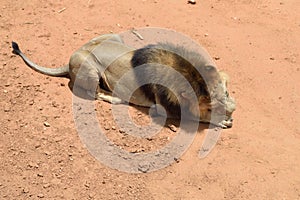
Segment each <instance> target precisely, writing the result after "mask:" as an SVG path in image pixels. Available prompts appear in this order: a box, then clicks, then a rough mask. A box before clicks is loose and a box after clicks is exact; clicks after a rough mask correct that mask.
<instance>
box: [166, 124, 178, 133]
mask: <svg viewBox="0 0 300 200" xmlns="http://www.w3.org/2000/svg"><path fill="white" fill-rule="evenodd" d="M168 127H169V129H170V130H171V131H173V132H176V131H177V127H176V126H174V125H173V124H170V125H168Z"/></svg>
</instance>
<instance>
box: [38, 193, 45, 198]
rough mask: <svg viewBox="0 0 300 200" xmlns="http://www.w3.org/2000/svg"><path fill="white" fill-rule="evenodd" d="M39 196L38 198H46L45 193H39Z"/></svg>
mask: <svg viewBox="0 0 300 200" xmlns="http://www.w3.org/2000/svg"><path fill="white" fill-rule="evenodd" d="M37 197H38V198H44V197H45V195H44V194H38V195H37Z"/></svg>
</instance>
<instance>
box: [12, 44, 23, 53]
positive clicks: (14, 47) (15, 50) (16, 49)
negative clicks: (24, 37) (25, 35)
mask: <svg viewBox="0 0 300 200" xmlns="http://www.w3.org/2000/svg"><path fill="white" fill-rule="evenodd" d="M12 48H13V51H12V52H13V53H14V54H17V55H19V54H20V53H21V50H20V48H19V45H18V44H17V43H16V42H12Z"/></svg>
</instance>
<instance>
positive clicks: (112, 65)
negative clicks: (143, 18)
mask: <svg viewBox="0 0 300 200" xmlns="http://www.w3.org/2000/svg"><path fill="white" fill-rule="evenodd" d="M12 47H13V53H14V54H16V55H19V56H20V57H21V58H22V59H23V60H24V62H25V63H26V64H27V65H28V66H29V67H31V68H32V69H34V70H35V71H37V72H39V73H42V74H45V75H48V76H54V77H68V78H69V79H70V82H69V87H70V88H71V89H72V90H73V92H74V91H75V90H74V89H75V88H81V89H83V90H85V91H86V93H87V94H89V96H92V97H93V98H95V99H98V100H103V101H107V102H110V103H112V104H120V103H124V102H128V103H131V104H134V105H137V106H143V107H149V108H150V107H151V108H153V106H154V108H155V110H156V113H157V114H158V115H164V113H163V112H162V111H161V107H163V108H164V109H165V111H166V113H167V117H171V118H180V117H181V116H187V117H188V119H190V120H195V121H200V122H205V123H213V124H215V125H217V126H220V127H222V128H229V127H231V126H232V122H233V119H232V113H233V111H234V110H235V100H234V99H233V98H232V97H231V96H229V93H228V91H227V82H228V75H227V74H226V73H225V72H222V71H218V70H217V69H216V67H215V66H213V65H211V64H208V62H206V60H205V58H204V57H203V56H201V55H199V54H197V53H195V52H191V51H188V50H187V49H185V48H184V47H181V46H176V45H172V44H170V43H158V44H153V45H148V46H145V47H143V48H140V49H135V48H132V47H129V46H127V45H125V44H124V42H123V40H122V38H121V37H120V36H119V35H117V34H105V35H101V36H99V37H96V38H94V39H92V40H90V41H89V42H88V43H86V44H85V45H83V46H82V47H81V48H79V49H78V50H77V51H75V52H74V53H73V54H72V55H71V57H70V60H69V64H68V65H66V66H63V67H59V68H46V67H42V66H39V65H37V64H35V63H34V62H32V61H30V60H29V59H28V58H27V57H26V56H25V54H23V53H22V52H21V50H20V48H19V46H18V44H17V43H15V42H12ZM178 74H179V75H178ZM178 77H181V78H178ZM158 105H161V106H158ZM181 111H184V113H182V114H183V115H181Z"/></svg>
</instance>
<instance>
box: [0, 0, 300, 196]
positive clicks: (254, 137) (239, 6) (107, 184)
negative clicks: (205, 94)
mask: <svg viewBox="0 0 300 200" xmlns="http://www.w3.org/2000/svg"><path fill="white" fill-rule="evenodd" d="M51 2H52V3H50V1H46V0H30V1H20V0H12V1H4V0H2V1H0V10H1V11H0V22H1V23H0V26H1V28H0V30H1V32H0V35H1V43H0V45H1V51H0V72H1V73H0V83H1V84H0V94H1V95H0V108H1V109H0V123H1V124H0V138H1V139H0V157H1V158H0V163H1V164H0V172H1V176H0V199H43V198H44V199H105V200H106V199H145V200H148V199H149V200H150V199H151V200H152V199H170V200H171V199H172V200H173V199H175V200H179V199H195V200H196V199H197V200H198V199H300V175H299V174H300V157H299V155H300V128H299V124H300V114H299V112H300V89H299V82H300V65H299V63H300V59H299V58H300V57H299V56H300V55H299V52H300V37H299V35H300V3H299V1H298V0H285V1H283V0H267V1H260V0H248V1H245V0H241V1H236V0H228V1H220V0H212V1H200V0H199V1H198V2H197V4H196V5H191V4H187V2H186V1H185V0H181V1H173V0H164V1H159V0H142V1H133V0H127V1H114V0H113V1H108V0H102V1H95V0H85V1H77V2H76V3H75V2H74V1H70V0H60V1H51ZM133 27H135V28H139V27H163V28H169V29H172V30H175V31H178V32H181V33H183V34H186V35H188V36H189V37H190V38H192V39H194V40H195V41H197V42H198V43H200V44H202V45H203V46H204V47H205V48H206V49H207V50H208V52H209V53H210V55H211V56H213V57H215V58H216V61H215V62H216V63H217V66H218V68H219V69H222V70H225V71H226V72H227V73H228V74H229V75H230V77H231V82H230V85H229V87H230V92H231V94H232V96H234V97H235V99H236V100H237V110H236V111H235V113H234V119H235V121H234V126H233V127H232V128H231V129H227V130H224V131H223V132H222V135H221V139H220V140H219V142H218V144H217V145H216V147H215V148H214V149H213V151H212V152H211V153H210V154H209V155H208V156H207V157H206V158H204V159H199V157H198V150H199V148H200V146H201V144H202V142H203V139H204V136H205V133H206V131H207V129H206V126H205V125H200V128H199V133H197V135H196V137H195V139H194V142H193V144H192V145H191V147H190V148H189V149H188V150H187V151H186V152H185V154H184V155H183V156H182V157H181V158H180V159H179V161H178V162H175V163H173V164H172V165H171V166H169V167H166V168H164V169H161V170H159V171H156V172H151V173H141V174H130V173H124V172H120V171H118V170H114V169H111V168H109V167H107V166H105V165H103V164H102V163H100V162H98V161H97V160H96V159H95V158H94V157H93V156H92V155H91V154H90V153H89V152H88V150H87V149H86V148H85V146H84V144H83V143H82V142H81V140H80V138H79V136H78V134H77V131H76V128H75V124H74V119H73V112H72V91H70V89H69V88H68V79H64V78H54V77H47V76H45V75H42V74H39V73H37V72H35V71H33V70H31V69H29V68H28V67H27V66H26V65H25V64H24V63H23V62H22V61H21V59H20V58H19V57H17V56H15V55H12V53H11V51H12V49H11V47H10V46H11V41H13V40H14V41H17V42H19V43H20V44H21V47H22V49H23V50H24V52H25V53H26V54H27V55H28V56H29V57H30V58H31V59H32V60H34V61H35V62H37V63H39V64H40V65H43V66H49V67H58V66H61V65H64V64H66V63H67V62H68V59H69V56H70V55H71V54H72V52H73V51H74V50H76V49H77V48H79V47H80V46H81V45H83V44H84V43H85V42H87V41H88V40H90V39H91V38H93V37H95V36H97V35H100V34H104V33H109V32H114V33H119V32H122V31H126V30H129V29H131V28H133ZM97 106H98V107H99V108H103V109H104V111H103V112H104V113H107V112H108V111H109V104H107V103H104V102H97ZM105 109H106V110H105ZM100 110H101V109H100ZM100 115H101V113H100ZM101 116H102V117H104V120H103V122H104V124H105V123H107V126H108V128H107V130H109V131H110V134H111V135H110V137H112V138H114V137H117V136H118V134H119V133H120V131H119V130H118V129H117V128H115V127H113V126H112V122H111V121H110V120H112V119H111V117H110V116H109V115H107V116H106V115H104V114H103V113H102V115H101ZM45 122H46V123H45ZM47 123H48V124H47ZM164 131H165V132H164V134H162V135H161V136H159V137H160V138H158V139H155V140H150V141H149V142H150V146H151V145H152V146H151V147H153V146H154V147H155V145H157V143H158V144H165V143H167V142H168V136H169V135H170V134H172V131H170V130H168V129H167V128H166V129H165V130H164ZM122 139H123V140H122V144H126V147H128V148H129V149H130V148H131V149H132V150H133V151H137V152H138V151H139V150H140V151H144V150H147V148H148V147H147V146H143V145H140V144H139V143H137V142H136V141H134V140H126V137H125V138H122ZM118 141H119V140H118ZM120 144H121V143H120Z"/></svg>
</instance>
